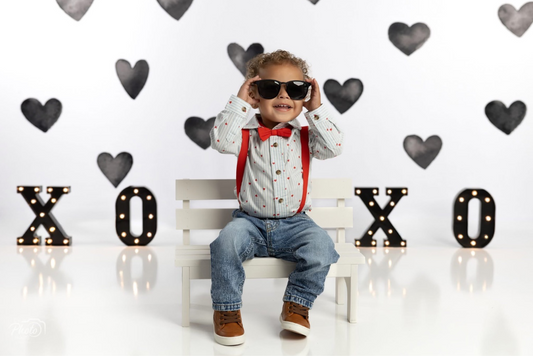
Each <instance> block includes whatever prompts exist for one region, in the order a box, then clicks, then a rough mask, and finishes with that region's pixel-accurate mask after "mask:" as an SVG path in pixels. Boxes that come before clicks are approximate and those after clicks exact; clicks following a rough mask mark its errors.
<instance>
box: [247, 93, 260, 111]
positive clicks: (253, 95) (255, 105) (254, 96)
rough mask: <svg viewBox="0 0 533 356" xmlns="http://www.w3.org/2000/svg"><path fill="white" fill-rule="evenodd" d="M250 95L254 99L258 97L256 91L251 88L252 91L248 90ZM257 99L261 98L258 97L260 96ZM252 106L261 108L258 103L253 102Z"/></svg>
mask: <svg viewBox="0 0 533 356" xmlns="http://www.w3.org/2000/svg"><path fill="white" fill-rule="evenodd" d="M248 96H249V97H250V98H252V99H256V94H255V93H254V91H253V90H250V91H249V92H248ZM257 99H258V100H259V97H258V96H257ZM252 108H254V109H257V108H259V105H258V104H252Z"/></svg>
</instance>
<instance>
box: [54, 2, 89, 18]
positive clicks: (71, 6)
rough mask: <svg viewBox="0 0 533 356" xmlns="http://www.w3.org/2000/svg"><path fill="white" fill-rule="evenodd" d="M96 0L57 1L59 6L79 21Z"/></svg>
mask: <svg viewBox="0 0 533 356" xmlns="http://www.w3.org/2000/svg"><path fill="white" fill-rule="evenodd" d="M93 1H94V0H57V4H58V5H59V7H60V8H61V9H63V11H65V12H66V13H67V15H69V16H70V17H72V18H73V19H74V20H76V21H79V20H81V18H82V17H83V16H84V15H85V14H86V13H87V11H88V10H89V8H90V7H91V5H92V4H93Z"/></svg>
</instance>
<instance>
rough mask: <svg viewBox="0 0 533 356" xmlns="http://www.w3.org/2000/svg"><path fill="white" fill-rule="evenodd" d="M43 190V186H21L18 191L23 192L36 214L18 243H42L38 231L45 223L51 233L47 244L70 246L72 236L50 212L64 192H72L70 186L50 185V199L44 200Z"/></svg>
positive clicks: (18, 239)
mask: <svg viewBox="0 0 533 356" xmlns="http://www.w3.org/2000/svg"><path fill="white" fill-rule="evenodd" d="M41 190H42V187H41V186H37V187H30V186H19V187H17V193H19V194H22V197H23V198H24V200H26V203H28V205H29V206H30V208H31V210H32V211H33V213H34V214H35V219H34V220H33V221H32V223H31V224H30V226H29V227H28V229H27V230H26V232H24V235H22V237H19V238H17V245H40V244H41V237H40V236H37V234H36V231H37V229H38V228H39V226H41V225H43V226H44V227H45V229H46V231H48V232H49V233H50V237H47V238H46V245H47V246H69V245H70V241H71V238H70V237H69V236H67V234H66V233H65V231H64V230H63V228H62V227H61V225H59V222H58V221H57V220H56V218H55V217H54V215H52V213H51V212H50V211H51V210H52V209H53V208H54V206H56V204H57V202H58V200H59V198H61V196H62V195H63V194H68V193H69V192H70V187H48V188H47V189H46V192H47V193H48V194H50V199H49V200H48V201H47V202H46V204H45V203H44V202H43V200H42V199H41V196H40V194H39V193H40V192H41Z"/></svg>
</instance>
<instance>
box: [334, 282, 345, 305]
mask: <svg viewBox="0 0 533 356" xmlns="http://www.w3.org/2000/svg"><path fill="white" fill-rule="evenodd" d="M344 283H345V282H344V278H343V277H337V278H335V302H336V303H337V304H344V303H346V289H345V287H344V286H345V284H344Z"/></svg>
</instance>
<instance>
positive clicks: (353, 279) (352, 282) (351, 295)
mask: <svg viewBox="0 0 533 356" xmlns="http://www.w3.org/2000/svg"><path fill="white" fill-rule="evenodd" d="M350 274H351V276H350V277H345V280H346V285H347V287H348V321H349V322H350V323H355V322H356V321H357V265H352V268H351V273H350Z"/></svg>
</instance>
